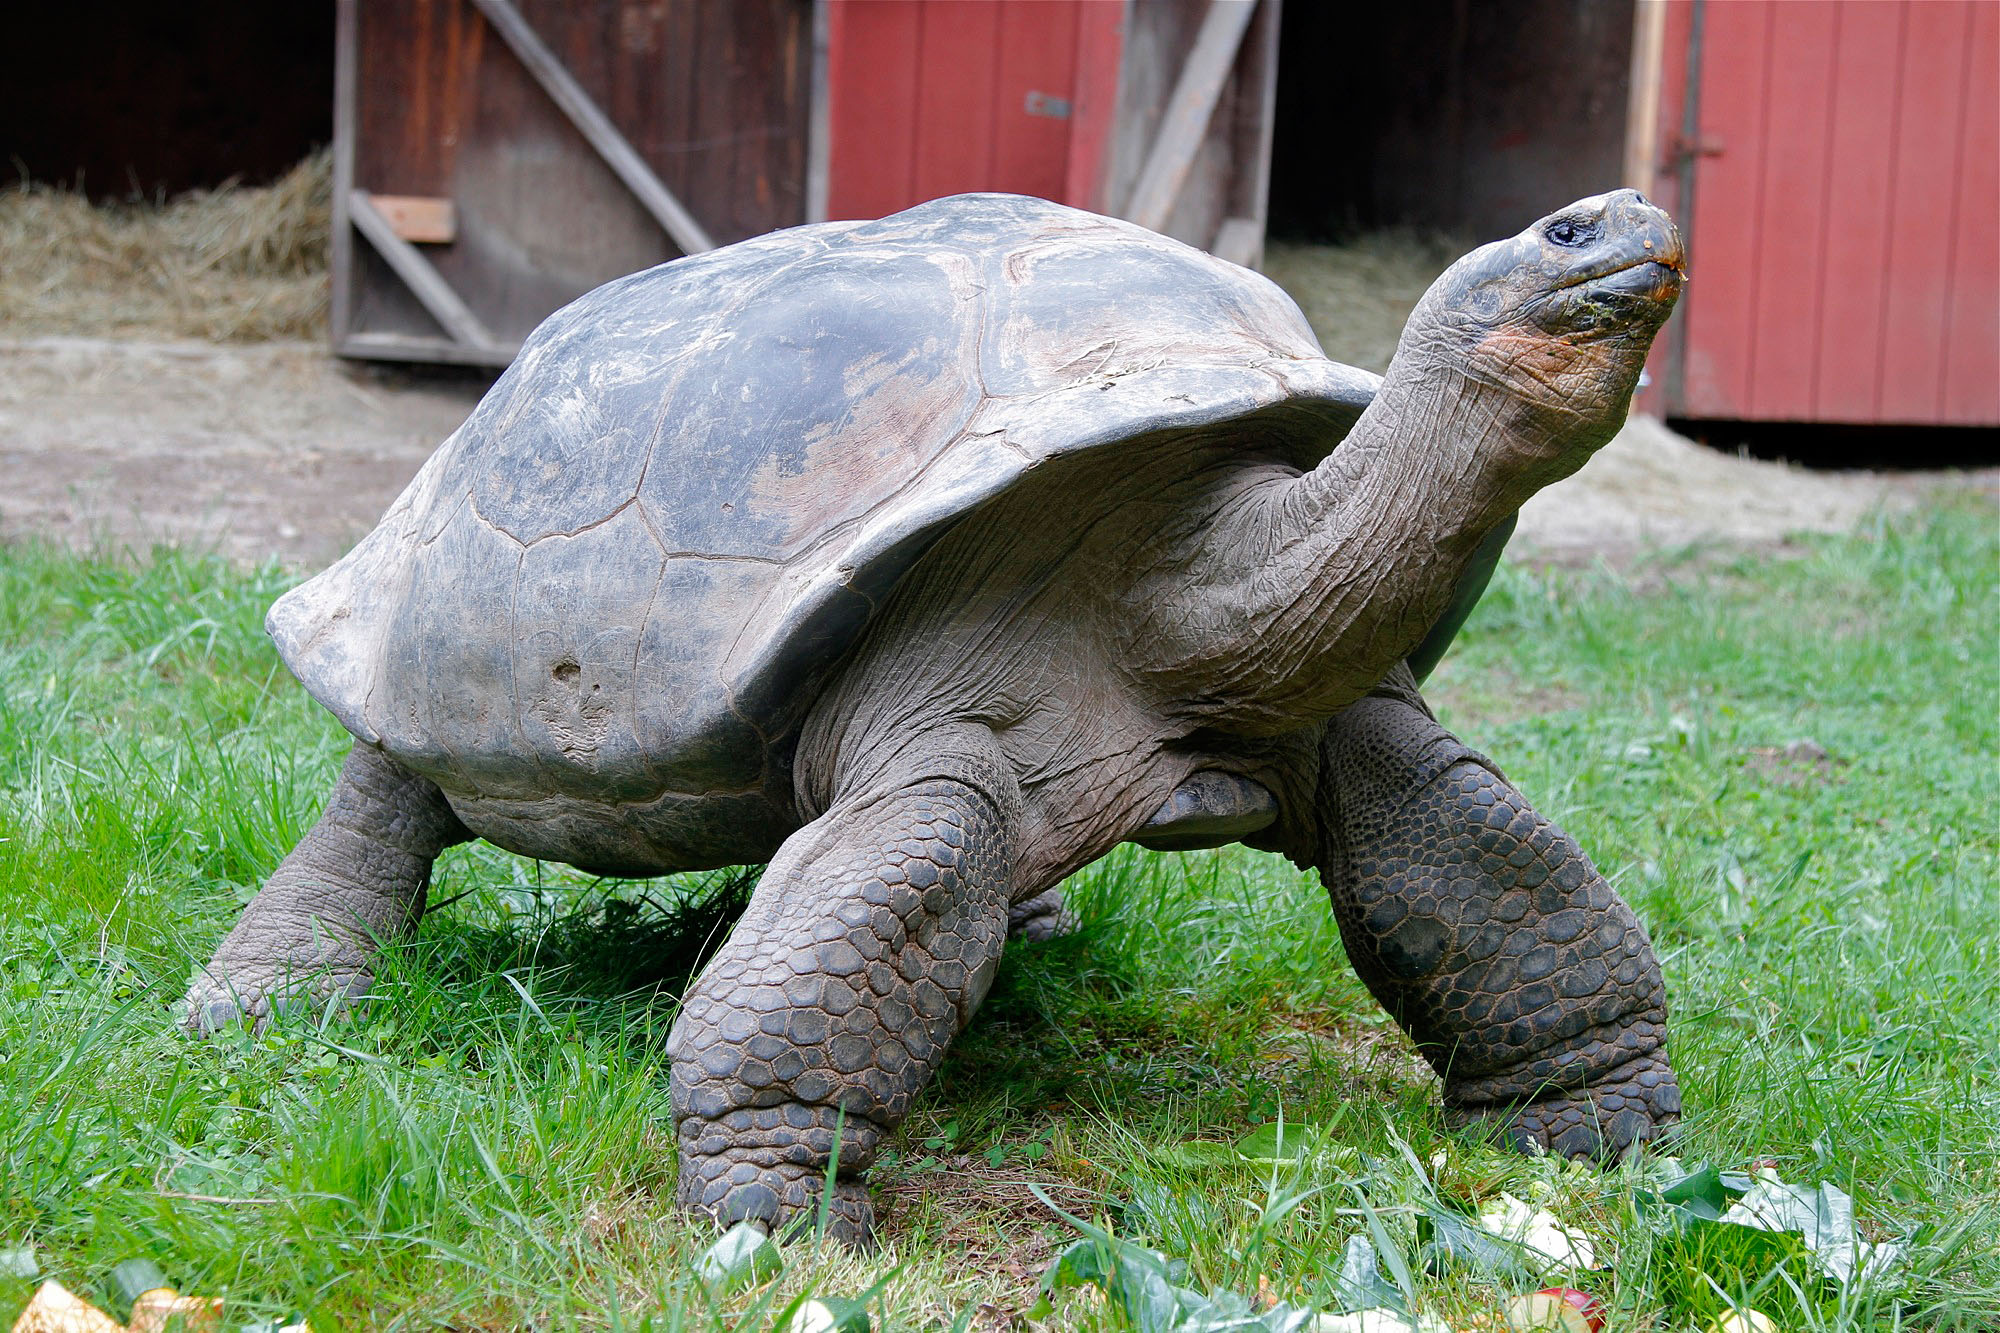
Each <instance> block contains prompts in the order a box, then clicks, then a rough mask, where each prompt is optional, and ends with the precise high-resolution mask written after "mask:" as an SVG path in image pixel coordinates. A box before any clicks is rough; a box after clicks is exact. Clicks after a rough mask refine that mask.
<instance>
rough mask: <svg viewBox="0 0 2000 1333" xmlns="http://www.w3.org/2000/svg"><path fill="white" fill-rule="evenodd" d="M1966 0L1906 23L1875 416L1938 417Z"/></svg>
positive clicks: (1927, 10)
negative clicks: (1880, 373) (1880, 376)
mask: <svg viewBox="0 0 2000 1333" xmlns="http://www.w3.org/2000/svg"><path fill="white" fill-rule="evenodd" d="M1973 9H1974V5H1973V4H1972V3H1969V2H1967V3H1958V2H1955V0H1935V2H1934V3H1930V4H1921V5H1912V6H1910V13H1909V22H1908V26H1907V27H1906V28H1905V30H1904V41H1903V68H1902V98H1901V102H1900V104H1899V105H1898V107H1897V112H1896V143H1895V154H1896V157H1895V172H1894V174H1893V176H1892V177H1891V178H1890V182H1889V197H1890V200H1891V201H1892V206H1893V209H1894V212H1893V214H1892V221H1891V223H1890V227H1889V251H1888V264H1887V272H1886V273H1885V275H1884V283H1885V286H1884V291H1885V294H1886V295H1885V299H1884V302H1883V310H1882V390H1881V398H1880V402H1879V406H1878V412H1877V419H1878V420H1881V421H1893V422H1934V421H1936V420H1938V417H1939V412H1940V406H1941V405H1940V403H1939V396H1940V395H1939V376H1938V368H1939V366H1940V364H1941V363H1942V361H1943V358H1944V355H1945V346H1944V339H1945V311H1946V309H1947V308H1948V305H1949V302H1950V299H1951V291H1950V282H1951V274H1950V269H1949V266H1948V256H1949V254H1950V250H1951V239H1952V232H1953V219H1952V216H1951V203H1952V199H1953V192H1954V187H1955V184H1956V182H1955V180H1954V177H1955V175H1956V172H1957V170H1958V151H1957V150H1958V144H1957V134H1956V130H1957V127H1958V125H1959V118H1960V116H1961V115H1962V114H1963V113H1964V109H1965V104H1964V93H1965V79H1966V74H1967V70H1966V67H1965V51H1966V43H1967V39H1968V38H1969V36H1970V35H1971V28H1972V19H1973ZM1988 77H1991V74H1990V71H1989V72H1988ZM1987 206H1988V207H1990V206H1991V205H1990V201H1989V203H1988V204H1987Z"/></svg>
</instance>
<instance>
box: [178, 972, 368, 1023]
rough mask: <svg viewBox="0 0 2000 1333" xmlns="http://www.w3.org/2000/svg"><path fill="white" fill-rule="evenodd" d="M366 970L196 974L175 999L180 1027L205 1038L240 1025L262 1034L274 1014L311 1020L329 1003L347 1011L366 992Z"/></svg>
mask: <svg viewBox="0 0 2000 1333" xmlns="http://www.w3.org/2000/svg"><path fill="white" fill-rule="evenodd" d="M373 984H374V979H373V977H371V976H370V975H369V974H368V973H367V972H363V971H347V972H339V973H335V972H326V971H321V972H318V973H316V974H312V975H307V976H293V975H291V974H280V973H276V972H273V973H270V974H269V975H264V974H261V973H259V972H257V971H254V970H246V969H237V970H233V971H230V972H228V973H226V974H222V975H221V976H218V975H217V974H215V973H214V972H205V973H201V974H199V975H197V976H196V977H195V979H194V983H193V984H192V985H190V986H189V987H188V992H187V995H186V996H185V997H183V999H182V1000H181V1009H180V1025H181V1028H182V1030H183V1031H185V1032H187V1033H189V1034H190V1035H192V1036H196V1037H210V1036H213V1035H215V1034H216V1033H218V1032H220V1031H222V1030H223V1029H224V1028H227V1027H234V1026H235V1025H236V1024H238V1023H242V1024H244V1025H246V1026H248V1027H249V1028H250V1030H251V1031H252V1032H262V1031H263V1030H264V1029H265V1028H267V1027H269V1026H270V1025H271V1020H272V1019H273V1018H277V1017H280V1016H286V1017H294V1018H297V1017H305V1018H312V1017H316V1016H317V1015H319V1014H321V1013H323V1012H325V1011H327V1010H328V1009H329V1007H332V1008H335V1009H347V1008H349V1007H350V1006H352V1005H354V1004H355V1003H357V1002H358V1001H359V1000H360V998H361V997H362V996H365V995H367V994H368V991H369V988H370V987H371V986H372V985H373Z"/></svg>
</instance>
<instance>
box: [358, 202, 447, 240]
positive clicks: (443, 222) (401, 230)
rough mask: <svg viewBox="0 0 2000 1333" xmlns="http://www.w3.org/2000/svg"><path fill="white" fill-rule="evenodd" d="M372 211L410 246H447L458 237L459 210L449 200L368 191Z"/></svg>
mask: <svg viewBox="0 0 2000 1333" xmlns="http://www.w3.org/2000/svg"><path fill="white" fill-rule="evenodd" d="M369 198H370V199H371V200H372V201H373V202H374V204H375V211H376V212H378V213H380V214H381V215H382V216H383V217H384V218H386V219H387V220H388V223H389V226H390V227H391V228H392V229H394V231H395V233H396V234H397V235H398V236H400V237H402V238H403V239H404V240H406V241H408V242H410V243H411V244H412V245H449V244H451V243H452V242H453V241H455V240H457V239H458V210H457V209H456V208H454V207H453V206H452V202H451V200H449V199H438V198H433V197H431V196H428V195H416V194H371V195H370V196H369Z"/></svg>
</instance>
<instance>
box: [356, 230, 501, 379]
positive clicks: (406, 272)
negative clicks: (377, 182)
mask: <svg viewBox="0 0 2000 1333" xmlns="http://www.w3.org/2000/svg"><path fill="white" fill-rule="evenodd" d="M347 213H348V217H349V218H350V219H351V220H352V221H353V223H354V229H355V230H356V231H358V232H360V233H361V234H362V235H363V236H365V237H366V238H367V239H368V243H369V244H370V245H372V246H374V247H375V250H376V252H377V253H378V254H380V255H381V256H382V258H383V259H385V260H387V261H388V264H389V267H390V268H392V269H394V270H395V272H396V276H397V277H399V278H401V279H402V280H403V283H404V285H405V286H407V287H408V288H409V289H410V291H411V293H412V294H414V295H415V296H416V298H417V300H418V301H420V302H422V303H423V307H424V309H425V310H427V311H429V312H430V315H431V318H432V319H435V320H436V321H437V322H438V323H439V324H441V325H443V326H444V331H445V332H446V333H448V334H450V335H451V336H452V339H453V341H455V342H458V343H460V344H463V345H464V346H466V347H474V348H478V349H480V350H481V351H497V350H501V349H500V344H499V342H498V340H497V339H495V338H494V336H493V334H492V332H491V331H490V330H488V329H487V327H486V325H485V323H484V322H483V321H482V320H481V319H480V318H479V316H477V315H475V314H473V313H472V309H471V307H470V306H468V305H466V304H465V302H464V301H463V300H461V299H460V298H459V295H458V293H457V292H455V291H453V290H452V288H451V284H450V283H448V282H446V281H445V280H444V275H443V274H441V273H439V272H438V271H437V269H436V268H435V267H434V266H433V265H432V264H431V261H430V260H428V259H426V258H425V257H424V254H423V252H422V251H421V250H419V249H417V247H416V246H414V245H411V244H410V243H409V242H408V241H406V240H404V239H403V238H402V237H401V236H398V235H397V234H396V228H395V224H393V223H391V222H390V221H389V219H388V218H387V217H385V216H383V213H382V210H381V209H379V208H377V207H376V206H375V199H374V196H373V195H371V194H369V193H368V191H366V190H350V191H348V194H347Z"/></svg>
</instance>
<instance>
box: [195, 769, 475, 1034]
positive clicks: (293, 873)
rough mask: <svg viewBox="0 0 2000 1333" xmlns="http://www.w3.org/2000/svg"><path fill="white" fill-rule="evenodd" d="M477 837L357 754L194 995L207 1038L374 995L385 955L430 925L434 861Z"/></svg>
mask: <svg viewBox="0 0 2000 1333" xmlns="http://www.w3.org/2000/svg"><path fill="white" fill-rule="evenodd" d="M469 836H470V835H469V834H468V833H467V832H466V830H465V827H464V826H463V825H462V824H460V823H459V822H458V816H456V815H454V814H453V813H452V810H451V806H450V805H449V804H447V803H446V801H445V798H444V793H442V792H440V791H439V790H438V789H437V788H436V787H435V786H434V785H432V784H431V783H429V782H427V781H425V780H424V779H423V778H420V777H417V776H416V775H415V774H413V773H411V772H409V771H408V770H406V769H404V768H402V767H400V766H399V765H397V764H396V763H395V762H394V761H392V760H391V759H389V758H388V757H387V756H386V755H384V754H383V753H382V752H381V751H380V750H378V749H376V748H374V747H373V746H370V745H365V744H356V745H355V747H354V749H353V750H352V751H351V752H350V753H349V754H348V756H347V762H346V763H345V764H344V765H342V767H341V770H340V781H339V784H338V785H336V786H335V787H334V789H333V797H332V799H331V800H329V801H328V802H327V807H326V812H325V813H324V814H322V815H321V816H320V818H319V822H318V823H317V824H315V825H313V826H312V828H311V830H309V831H308V832H307V833H306V835H305V837H303V838H301V839H299V844H298V846H296V847H294V848H292V851H291V854H290V855H289V856H287V857H286V858H285V859H284V860H283V861H282V862H281V863H279V866H278V868H277V870H276V871H275V872H274V873H273V874H272V875H271V878H270V879H269V880H268V881H266V882H265V884H264V887H263V889H262V890H261V891H260V892H259V893H258V894H257V896H256V897H255V898H253V899H252V900H251V902H250V905H249V906H248V907H246V908H245V909H244V910H243V916H242V918H241V919H240V920H238V921H237V923H236V928H235V929H234V930H231V931H230V932H229V936H228V938H226V939H224V940H223V941H222V944H221V946H220V947H218V948H217V949H216V951H215V957H214V958H212V959H210V960H209V964H208V966H207V967H205V968H203V969H202V971H201V972H200V973H198V974H197V975H196V976H195V978H194V981H193V983H192V984H191V985H190V986H189V988H188V993H187V999H186V1001H185V1002H184V1003H185V1008H184V1010H183V1014H182V1022H183V1023H184V1025H185V1026H187V1027H188V1028H190V1029H191V1030H193V1031H195V1032H200V1033H208V1032H214V1031H216V1030H217V1029H218V1028H221V1027H224V1026H226V1025H227V1024H230V1023H233V1022H236V1021H237V1020H239V1019H245V1018H247V1019H249V1020H250V1021H251V1022H253V1023H254V1024H256V1025H257V1026H258V1027H262V1026H263V1025H264V1024H265V1023H267V1022H269V1021H270V1018H271V1015H272V1014H273V1013H274V1012H276V1011H279V1010H283V1009H290V1008H295V1007H308V1006H309V1007H312V1008H318V1007H320V1006H321V1005H324V1004H325V1003H326V1002H327V1001H328V1000H329V999H331V998H332V997H334V996H336V995H339V996H342V997H344V998H349V999H351V998H353V997H355V996H358V995H361V994H364V993H365V992H366V991H367V989H368V987H369V986H370V985H371V984H372V983H373V981H374V972H373V968H374V961H375V954H376V952H377V951H378V950H379V949H380V948H381V947H382V945H384V944H386V943H390V942H393V941H395V940H400V939H403V938H406V937H407V936H409V935H410V934H411V933H412V932H413V931H415V930H416V928H417V920H418V918H419V917H421V916H422V915H423V911H424V897H425V894H426V893H427V892H428V890H429V888H430V875H431V863H432V862H433V861H435V860H436V859H437V856H438V853H439V852H441V851H443V850H444V849H445V848H446V847H449V846H451V845H452V844H454V843H459V842H464V841H465V840H466V839H467V838H468V837H469Z"/></svg>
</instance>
